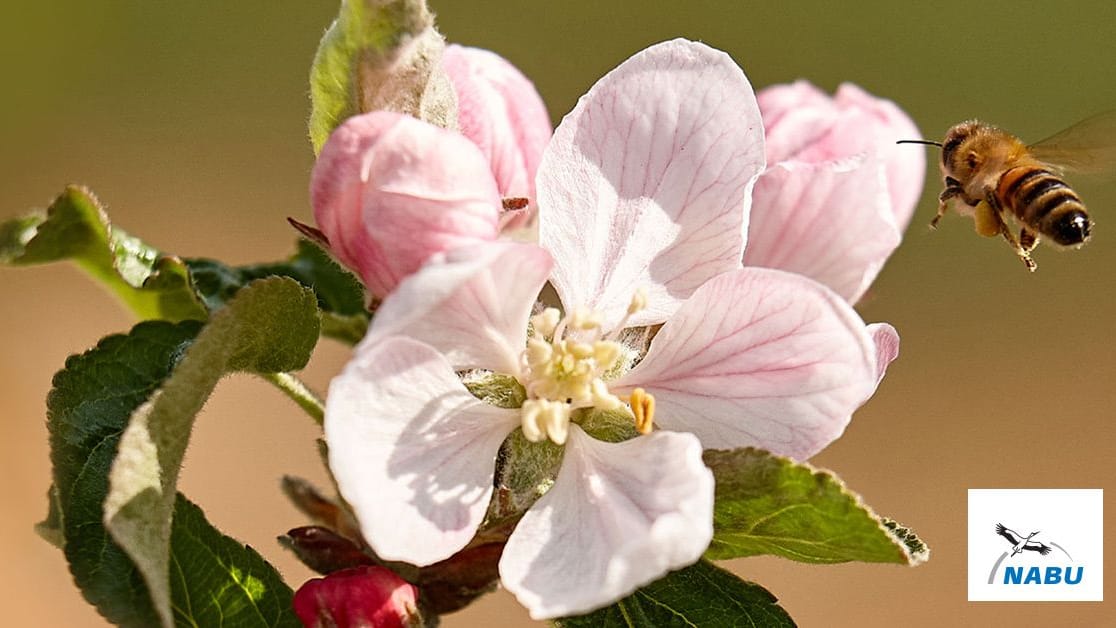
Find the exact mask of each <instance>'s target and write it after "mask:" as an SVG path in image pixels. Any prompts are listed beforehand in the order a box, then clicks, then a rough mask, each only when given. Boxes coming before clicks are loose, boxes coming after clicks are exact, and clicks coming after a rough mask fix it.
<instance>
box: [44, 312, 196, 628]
mask: <svg viewBox="0 0 1116 628" xmlns="http://www.w3.org/2000/svg"><path fill="white" fill-rule="evenodd" d="M200 329H201V325H200V324H198V323H196V322H184V323H179V324H171V323H167V322H163V321H152V322H145V323H140V324H139V325H136V326H135V327H134V328H133V329H132V331H131V333H129V334H128V335H115V336H109V337H107V338H105V339H103V340H101V342H100V343H98V345H97V346H96V347H94V348H93V349H90V350H89V351H87V352H86V353H84V354H81V355H77V356H72V357H71V358H70V359H68V360H67V361H66V367H65V368H64V369H63V370H62V371H60V372H59V373H58V374H57V375H55V376H54V387H53V388H52V389H51V391H50V394H49V395H48V396H47V427H48V429H49V431H50V459H51V463H52V467H53V476H54V489H53V491H52V492H54V493H55V494H56V495H57V500H56V502H55V503H56V505H57V509H58V512H57V513H55V515H57V516H55V515H52V516H50V517H49V518H48V521H56V522H57V521H60V522H61V529H62V536H63V538H64V540H65V544H64V548H65V554H66V560H67V562H69V565H70V572H71V573H72V574H73V576H74V581H75V582H76V583H77V585H78V587H79V588H80V589H81V591H82V594H83V595H84V596H85V599H86V600H88V601H89V603H91V604H93V605H94V606H96V607H97V610H98V612H100V613H101V614H102V615H103V616H104V617H105V618H106V619H107V620H109V621H110V622H112V623H114V624H118V625H122V626H155V625H158V624H159V618H158V615H157V614H156V612H155V607H154V605H153V604H152V603H151V599H150V596H149V595H148V593H147V584H146V583H145V582H144V580H143V577H142V576H141V575H140V573H139V570H137V569H136V567H135V565H134V564H133V563H132V561H131V560H130V559H129V558H128V556H127V554H125V553H124V552H123V550H121V549H120V547H119V546H118V545H116V543H115V542H114V541H113V540H112V538H111V537H109V535H108V531H107V530H105V528H104V524H103V510H102V506H103V503H104V500H105V496H106V495H107V494H108V474H109V468H110V466H111V465H112V461H113V458H115V456H116V448H117V444H118V442H119V440H120V435H121V433H122V432H123V431H124V428H125V427H126V426H127V424H128V417H129V416H131V414H132V411H133V410H135V409H136V408H137V407H139V405H140V404H142V403H143V402H144V401H145V400H146V399H147V398H148V397H150V396H151V394H152V393H153V392H154V391H155V389H156V388H157V387H158V386H159V384H160V383H162V381H163V380H164V379H165V378H166V377H167V376H168V375H170V372H171V369H172V368H173V367H174V364H175V362H177V360H178V359H179V357H180V356H181V355H182V352H183V351H184V350H185V349H186V347H187V346H189V344H190V342H191V341H192V340H193V339H194V336H195V335H196V334H197V333H198V331H199V330H200Z"/></svg>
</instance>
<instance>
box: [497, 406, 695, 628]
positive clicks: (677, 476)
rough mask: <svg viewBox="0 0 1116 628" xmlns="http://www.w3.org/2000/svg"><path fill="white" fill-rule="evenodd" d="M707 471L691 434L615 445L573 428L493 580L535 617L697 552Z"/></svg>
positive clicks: (614, 594)
mask: <svg viewBox="0 0 1116 628" xmlns="http://www.w3.org/2000/svg"><path fill="white" fill-rule="evenodd" d="M712 517H713V474H712V473H711V472H710V471H709V469H707V468H706V467H705V465H704V464H703V463H702V460H701V445H700V443H698V441H697V439H695V438H694V437H693V436H691V435H689V434H677V433H671V432H656V433H653V434H649V435H647V436H641V437H638V438H635V439H633V440H629V441H624V442H622V443H605V442H601V441H597V440H594V439H593V438H592V437H590V436H589V435H587V434H586V433H585V432H583V431H582V430H581V428H579V427H577V426H576V425H572V426H571V427H570V435H569V440H568V441H567V442H566V451H565V457H564V458H563V460H562V469H561V471H560V472H559V474H558V478H557V479H556V480H555V482H554V486H553V487H552V488H551V489H550V491H548V492H547V493H546V495H543V496H542V498H540V499H539V501H538V502H536V503H535V504H534V505H533V506H531V509H530V510H529V511H527V514H526V515H524V516H523V519H522V520H520V522H519V525H517V526H516V528H515V532H513V533H512V536H511V538H510V539H508V544H507V546H506V547H505V548H504V555H503V557H502V558H501V559H500V579H501V580H502V582H503V584H504V587H505V588H507V589H508V590H509V591H511V592H512V593H514V594H515V596H516V598H518V599H519V602H520V603H521V604H523V605H524V606H526V607H527V609H528V610H529V611H530V613H531V617H532V618H534V619H548V618H552V617H561V616H565V615H576V614H580V613H586V612H589V611H591V610H593V609H596V608H599V607H601V606H605V605H607V604H610V603H612V602H615V601H616V600H618V599H620V598H622V597H624V596H625V595H628V594H629V593H631V592H632V591H634V590H635V589H636V588H638V587H640V586H642V585H644V584H647V583H648V582H652V581H654V580H657V579H659V578H660V577H662V576H663V575H665V574H666V573H667V572H668V571H671V570H673V569H678V568H680V567H684V566H686V565H689V564H692V563H693V562H694V561H696V560H698V559H699V558H701V555H702V553H703V552H705V549H706V547H708V545H709V541H710V539H712V537H713V520H712Z"/></svg>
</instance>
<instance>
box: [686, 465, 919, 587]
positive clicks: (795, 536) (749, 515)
mask: <svg viewBox="0 0 1116 628" xmlns="http://www.w3.org/2000/svg"><path fill="white" fill-rule="evenodd" d="M704 458H705V464H706V465H707V466H709V468H710V469H712V470H713V475H714V477H715V478H716V481H717V488H716V496H715V500H716V501H715V505H714V509H713V542H712V543H710V545H709V549H708V551H706V553H705V557H706V558H709V559H714V560H720V559H727V558H738V557H741V556H754V555H758V554H774V555H776V556H782V557H784V558H790V559H791V560H797V561H802V562H807V563H842V562H848V561H854V560H855V561H864V562H877V563H901V564H906V565H916V564H918V563H921V562H923V561H924V560H926V557H927V556H928V550H926V549H925V545H923V544H922V542H921V541H919V540H918V539H917V537H915V536H914V534H913V533H910V531H909V530H905V529H904V530H902V532H899V531H898V529H896V528H889V526H888V525H887V524H886V523H885V521H884V520H883V519H881V518H880V517H879V516H878V515H877V514H876V513H874V512H873V511H872V509H870V508H869V507H868V506H866V505H865V504H864V503H863V502H862V501H861V499H860V496H859V495H857V494H855V493H853V492H852V491H850V490H849V489H848V488H847V487H846V486H845V485H844V483H842V482H841V480H839V479H838V478H837V477H836V476H834V475H833V474H832V473H830V472H829V471H822V470H818V469H815V468H814V467H811V466H810V465H807V464H804V463H799V462H795V461H793V460H790V459H787V458H782V457H779V456H775V455H772V454H770V453H768V452H766V451H762V450H759V449H753V448H746V449H737V450H733V451H718V450H708V451H706V452H705V456H704ZM918 547H921V548H922V549H921V550H919V549H917V548H918Z"/></svg>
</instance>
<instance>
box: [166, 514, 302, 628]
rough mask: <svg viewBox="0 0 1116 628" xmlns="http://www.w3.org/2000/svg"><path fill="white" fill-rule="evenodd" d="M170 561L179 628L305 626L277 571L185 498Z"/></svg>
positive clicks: (175, 613)
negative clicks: (218, 529) (211, 522)
mask: <svg viewBox="0 0 1116 628" xmlns="http://www.w3.org/2000/svg"><path fill="white" fill-rule="evenodd" d="M170 561H171V571H172V573H173V577H172V578H171V598H172V599H173V600H174V619H175V624H176V625H178V626H237V627H240V626H274V627H283V628H286V627H290V628H299V627H301V626H302V623H301V622H300V621H299V620H298V618H297V617H296V616H295V614H294V613H293V612H292V610H291V598H292V597H293V593H292V592H291V589H290V587H288V586H287V585H286V584H285V583H284V582H283V580H282V578H281V577H280V576H279V572H277V571H276V570H275V568H274V567H272V566H271V565H270V564H269V563H268V562H267V561H265V560H264V559H263V558H261V557H260V555H259V554H257V553H256V552H255V550H253V549H252V548H250V547H247V546H246V545H243V544H242V543H240V542H238V541H236V540H235V539H233V538H231V537H228V536H225V535H224V534H221V533H220V532H218V531H217V529H216V528H214V527H213V526H212V525H210V524H209V522H208V521H206V519H205V516H204V515H203V514H202V511H201V509H200V508H198V507H197V506H195V505H194V504H192V503H190V501H189V500H187V499H186V498H185V497H183V496H182V494H181V493H179V494H178V500H177V503H176V504H175V508H174V527H173V529H172V530H171V558H170Z"/></svg>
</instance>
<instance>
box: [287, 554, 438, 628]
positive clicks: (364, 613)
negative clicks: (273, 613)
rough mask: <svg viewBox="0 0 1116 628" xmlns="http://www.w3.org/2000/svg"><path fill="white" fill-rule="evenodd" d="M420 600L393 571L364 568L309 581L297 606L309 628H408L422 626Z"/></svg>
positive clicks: (299, 593)
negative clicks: (417, 602) (418, 600)
mask: <svg viewBox="0 0 1116 628" xmlns="http://www.w3.org/2000/svg"><path fill="white" fill-rule="evenodd" d="M417 597H418V589H416V588H415V587H414V585H411V584H409V583H407V582H406V581H404V580H403V579H402V578H400V577H399V576H397V575H395V574H394V573H393V572H392V571H391V570H389V569H385V568H384V567H377V566H363V567H353V568H352V569H343V570H341V571H336V572H334V573H331V574H329V575H328V576H326V577H324V578H314V579H313V580H309V581H307V582H306V583H305V584H303V585H302V588H300V589H299V590H298V592H297V593H295V596H294V604H293V605H294V611H295V614H296V615H298V618H299V619H300V620H302V624H303V625H304V626H306V628H408V627H411V626H421V625H422V620H421V617H420V616H419V612H418V605H417V604H416V599H417Z"/></svg>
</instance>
